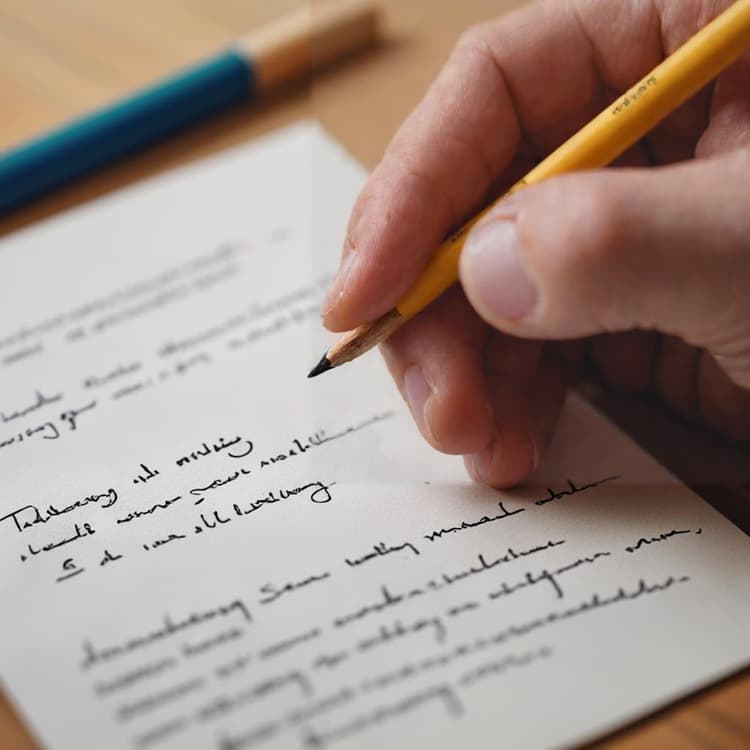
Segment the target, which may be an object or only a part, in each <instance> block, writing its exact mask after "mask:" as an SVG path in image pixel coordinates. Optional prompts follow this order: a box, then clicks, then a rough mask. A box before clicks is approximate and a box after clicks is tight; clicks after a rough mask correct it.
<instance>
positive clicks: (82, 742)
mask: <svg viewBox="0 0 750 750" xmlns="http://www.w3.org/2000/svg"><path fill="white" fill-rule="evenodd" d="M363 179H364V175H363V172H362V170H361V169H360V168H359V167H358V166H357V165H356V164H355V163H354V162H353V161H352V160H351V159H350V158H349V157H347V156H346V155H345V154H344V153H343V152H342V151H341V150H340V149H339V148H338V147H337V146H336V145H335V144H334V143H332V142H331V140H330V139H329V138H328V137H327V136H326V135H325V134H324V133H323V132H321V130H320V129H319V128H318V127H317V126H315V125H312V124H303V125H298V126H295V127H293V128H290V129H288V130H285V131H282V132H280V133H278V134H276V135H274V136H272V137H269V138H266V139H264V140H260V141H257V142H255V143H254V144H250V145H248V146H245V147H242V148H239V149H237V150H234V151H231V152H228V153H226V154H225V155H223V156H221V157H219V158H216V159H212V160H208V161H205V162H202V163H199V164H196V165H194V166H191V167H189V168H186V169H182V170H178V171H175V172H173V173H171V174H169V175H166V176H164V177H160V178H158V179H155V180H152V181H150V182H148V183H145V184H143V185H139V186H135V187H133V188H130V189H128V190H125V191H122V192H121V193H119V194H117V195H114V196H111V197H108V198H106V199H103V200H100V201H97V202H95V203H93V204H91V205H90V206H87V207H84V208H81V209H79V210H76V211H74V212H71V213H70V214H68V215H66V216H62V217H60V218H57V219H54V220H52V221H49V222H46V223H44V224H41V225H39V226H37V227H34V228H32V229H30V230H27V231H24V232H21V233H18V234H16V235H14V236H11V237H9V238H7V239H6V240H5V241H4V242H3V243H2V245H0V280H1V281H0V284H1V285H2V295H0V379H1V380H0V382H1V383H2V388H1V389H0V477H1V485H0V486H1V488H2V493H1V494H0V517H4V520H2V521H0V632H2V641H1V642H0V674H2V679H3V684H4V687H5V689H6V691H7V692H9V693H10V694H11V695H12V696H13V698H14V699H15V701H16V702H17V705H18V706H19V708H20V710H21V711H22V713H23V714H24V715H25V717H26V718H27V719H28V721H29V722H30V724H31V725H32V727H33V729H34V730H35V732H36V734H37V736H38V737H39V738H40V742H41V743H42V744H43V745H45V746H47V747H50V748H55V750H82V749H83V750H85V749H86V748H95V749H99V748H108V749H111V750H119V749H121V748H122V749H123V750H126V749H127V750H131V749H132V748H134V749H139V748H158V750H162V749H163V750H173V749H177V748H179V749H180V750H189V749H190V748H196V749H200V750H203V749H205V748H216V749H217V750H240V748H256V747H258V748H296V747H303V748H328V747H347V748H350V747H354V748H383V747H425V748H427V747H429V748H455V747H462V746H467V747H471V748H496V747H507V748H542V747H562V746H569V745H572V744H576V743H578V742H581V741H585V740H587V739H590V738H592V737H593V736H596V735H597V734H600V733H602V732H605V731H607V730H609V729H611V728H614V727H616V726H618V725H620V724H622V723H624V722H626V721H628V720H630V719H633V718H634V717H636V716H638V715H640V714H642V713H644V712H647V711H649V710H652V709H654V708H656V707H658V706H659V705H662V704H664V703H665V702H667V701H669V700H671V699H673V698H675V697H677V696H679V695H681V694H684V693H686V692H687V691H689V690H692V689H694V688H696V687H698V686H700V685H703V684H705V683H706V682H708V681H710V680H712V679H715V678H718V677H721V676H722V675H725V674H727V673H728V672H730V671H732V670H734V669H737V668H740V667H742V666H743V665H745V664H747V663H748V661H749V657H750V639H748V636H747V622H748V618H749V617H750V581H749V580H748V570H750V544H749V543H748V539H747V537H745V536H744V535H743V534H742V533H741V532H740V531H739V530H738V529H736V528H735V527H734V526H732V525H731V524H730V523H729V522H728V521H726V520H725V519H724V518H722V517H721V516H720V515H719V514H718V513H716V512H715V511H714V510H713V509H712V508H711V507H709V506H708V505H707V504H706V503H704V502H703V501H702V500H700V499H699V498H698V497H696V496H695V495H693V494H692V493H691V492H690V491H688V490H687V489H686V488H685V487H683V486H681V485H680V484H679V483H678V482H676V481H675V480H674V479H673V478H672V477H670V476H669V475H668V474H667V473H666V472H665V471H664V470H663V469H662V468H660V467H659V466H658V465H657V464H656V463H655V462H654V461H653V460H652V459H650V458H649V457H648V456H646V455H644V454H643V453H642V452H641V451H640V450H639V449H638V448H637V447H636V446H634V445H633V444H632V443H631V442H630V441H629V440H628V439H626V438H625V437H624V436H623V435H621V434H620V433H619V432H617V431H616V430H615V428H613V427H612V426H611V425H610V424H608V423H607V422H606V421H605V420H604V419H603V418H601V417H600V416H599V415H598V414H596V413H594V411H593V410H592V409H591V408H590V407H588V406H587V405H585V404H584V403H582V402H581V401H579V400H575V399H574V400H571V401H570V402H569V403H568V405H567V408H566V411H565V416H564V419H563V421H562V425H561V427H560V430H559V433H558V435H557V437H556V439H555V443H554V446H553V448H552V450H551V453H550V455H549V457H548V459H547V461H546V463H545V464H544V465H543V467H542V468H541V470H540V472H539V475H538V476H537V477H536V479H535V481H534V482H532V483H531V484H530V485H528V486H526V487H524V488H523V489H521V490H519V491H517V492H513V493H505V494H502V493H498V492H494V491H492V490H490V489H487V488H481V487H478V486H474V485H472V484H471V483H470V482H469V481H468V479H467V478H466V476H465V475H464V472H463V468H462V465H461V462H460V460H458V459H455V458H449V457H445V456H441V455H438V454H436V453H434V452H433V451H431V450H430V449H429V448H428V447H427V446H426V445H425V444H423V442H422V441H421V439H420V438H419V437H418V435H417V433H416V430H415V429H414V428H413V426H412V425H411V423H410V420H409V418H408V416H407V414H406V410H405V409H404V407H403V406H402V405H401V403H400V400H399V398H398V396H397V394H396V391H395V389H394V387H393V386H392V384H391V383H390V381H389V379H388V377H387V375H386V373H385V370H384V367H383V366H382V364H381V362H380V360H379V357H378V356H377V354H375V353H372V354H370V355H368V356H366V357H364V358H362V359H361V360H360V361H358V362H356V363H353V364H351V365H347V366H346V367H344V368H341V369H340V370H338V371H336V372H335V373H331V374H328V375H325V376H323V377H320V378H317V379H315V380H312V381H310V380H307V379H306V377H305V375H306V373H307V370H308V369H309V368H310V366H311V365H312V364H314V363H315V362H316V361H317V359H318V358H319V356H320V354H321V353H322V351H324V349H325V347H326V346H327V345H328V344H329V343H330V340H331V339H330V337H329V336H327V335H326V334H325V333H324V332H323V331H322V330H321V326H320V322H319V318H318V313H317V311H318V305H319V302H320V299H321V297H322V294H323V291H324V289H325V287H326V286H327V284H328V282H329V280H330V275H331V274H332V272H333V270H334V268H335V265H336V261H337V257H338V248H339V247H340V243H341V238H342V236H343V231H344V226H345V221H346V218H347V214H348V210H349V208H350V206H351V202H352V200H353V198H354V196H355V194H356V192H357V190H358V188H359V187H360V186H361V184H362V181H363ZM21 509H24V510H21Z"/></svg>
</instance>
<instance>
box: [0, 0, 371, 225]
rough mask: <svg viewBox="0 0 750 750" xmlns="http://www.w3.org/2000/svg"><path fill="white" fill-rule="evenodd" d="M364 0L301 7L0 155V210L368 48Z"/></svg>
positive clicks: (367, 2) (368, 9) (368, 2)
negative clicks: (231, 43)
mask: <svg viewBox="0 0 750 750" xmlns="http://www.w3.org/2000/svg"><path fill="white" fill-rule="evenodd" d="M376 26H377V17H376V10H375V7H374V5H373V4H372V2H371V0H333V1H332V2H324V3H323V2H322V3H315V5H314V6H313V5H312V4H311V3H308V4H306V6H305V7H304V8H302V9H301V10H300V11H297V12H294V13H291V14H289V15H287V16H283V17H282V18H280V19H278V20H277V21H275V22H274V23H272V24H270V25H268V26H265V27H263V28H261V29H259V30H257V31H255V32H253V33H252V34H250V35H249V36H247V37H246V38H244V39H242V40H240V41H238V42H237V43H236V44H234V45H233V46H232V47H231V48H229V49H227V50H225V51H223V52H220V53H219V54H217V55H215V56H213V57H211V58H209V59H207V60H204V61H203V62H200V63H198V64H197V65H195V66H193V67H191V68H188V69H187V70H184V71H181V72H179V73H177V74H176V75H173V76H171V77H169V78H167V79H165V80H163V81H161V82H159V83H156V84H155V85H153V86H151V87H150V88H147V89H145V90H142V91H139V92H137V93H135V94H133V95H131V96H129V97H127V98H125V99H122V100H120V101H118V102H115V103H114V104H112V105H110V106H108V107H104V108H103V109H100V110H98V111H95V112H93V113H91V114H88V115H86V116H84V117H82V118H80V119H78V120H75V121H73V122H71V123H69V124H67V125H64V126H63V127H61V128H59V129H56V130H53V131H51V132H49V133H47V134H45V135H42V136H40V137H38V138H36V139H33V140H31V141H29V142H27V143H25V144H23V145H21V146H19V147H17V148H15V149H11V150H9V151H6V152H4V153H2V154H0V216H2V215H3V214H5V213H8V212H9V211H11V210H13V209H15V208H18V207H20V206H22V205H23V204H25V203H28V202H29V201H31V200H33V199H35V198H37V197H39V196H41V195H43V194H45V193H48V192H50V191H52V190H54V189H55V188H58V187H60V186H62V185H65V184H67V183H69V182H71V181H73V180H75V179H77V178H79V177H82V176H84V175H86V174H89V173H91V172H94V171H95V170H97V169H99V168H101V167H103V166H106V165H107V164H110V163H112V162H114V161H117V160H118V159H121V158H123V157H125V156H127V155H128V154H131V153H133V152H135V151H137V150H139V149H142V148H145V147H147V146H149V145H152V144H153V143H156V142H157V141H160V140H162V139H164V138H166V137H167V136H169V135H172V134H174V133H175V132H177V131H179V130H182V129H183V128H186V127H188V126H190V125H192V124H195V123H197V122H200V121H202V120H205V119H207V118H208V117H210V116H212V115H214V114H217V113H219V112H221V111H223V110H226V109H229V108H230V107H233V106H236V105H239V104H242V103H244V102H247V101H250V100H253V99H256V98H258V97H262V96H263V95H264V94H266V93H267V92H269V91H271V90H273V89H276V88H278V87H280V86H282V85H283V84H285V83H287V82H288V81H290V80H292V79H295V78H298V77H301V76H303V75H305V74H308V73H310V72H312V71H313V70H316V69H319V68H321V67H324V66H325V65H328V64H330V63H332V62H334V61H336V60H338V59H341V58H343V57H345V56H346V55H349V54H351V53H353V52H355V51H356V50H359V49H362V48H364V47H366V46H367V45H369V44H371V43H372V42H373V41H374V39H375V34H376Z"/></svg>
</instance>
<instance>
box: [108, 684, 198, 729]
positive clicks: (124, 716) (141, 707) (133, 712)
mask: <svg viewBox="0 0 750 750" xmlns="http://www.w3.org/2000/svg"><path fill="white" fill-rule="evenodd" d="M204 686H205V680H204V679H203V678H201V677H196V678H193V679H191V680H186V681H185V682H181V683H178V684H177V685H173V686H172V687H169V688H167V689H166V690H160V691H159V692H158V693H154V694H153V695H149V696H147V697H146V698H141V699H140V700H137V701H134V702H133V703H129V704H126V705H124V706H121V707H120V708H119V709H118V710H117V714H116V715H117V718H118V719H119V720H120V721H123V722H126V721H130V720H131V719H133V718H134V717H136V716H139V715H141V714H143V713H147V712H148V711H152V710H153V709H155V708H158V707H159V706H163V705H164V704H165V703H171V702H172V701H174V700H177V699H178V698H182V697H184V696H185V695H187V694H189V693H194V692H196V691H197V690H201V689H202V688H203V687H204Z"/></svg>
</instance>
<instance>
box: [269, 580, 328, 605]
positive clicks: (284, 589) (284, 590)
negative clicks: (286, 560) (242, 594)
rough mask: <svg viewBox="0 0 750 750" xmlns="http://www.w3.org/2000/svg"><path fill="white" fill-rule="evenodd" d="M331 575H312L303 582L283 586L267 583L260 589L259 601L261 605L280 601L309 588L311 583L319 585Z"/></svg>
mask: <svg viewBox="0 0 750 750" xmlns="http://www.w3.org/2000/svg"><path fill="white" fill-rule="evenodd" d="M330 577H331V574H330V573H328V572H326V573H319V574H317V575H310V576H308V577H307V578H303V579H302V580H301V581H291V582H290V583H285V584H284V585H283V586H281V587H278V586H274V584H272V583H266V584H264V585H263V586H261V587H260V594H261V595H260V598H259V599H258V601H259V602H260V603H261V604H271V603H272V602H275V601H277V600H278V599H280V598H281V597H282V596H284V594H289V593H291V592H292V591H298V590H299V589H302V588H305V587H307V586H309V585H310V584H311V583H317V582H318V581H325V579H326V578H330Z"/></svg>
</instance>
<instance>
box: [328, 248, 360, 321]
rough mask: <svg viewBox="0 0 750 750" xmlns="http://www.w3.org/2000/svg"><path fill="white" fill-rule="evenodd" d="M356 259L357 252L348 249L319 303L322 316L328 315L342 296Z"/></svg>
mask: <svg viewBox="0 0 750 750" xmlns="http://www.w3.org/2000/svg"><path fill="white" fill-rule="evenodd" d="M356 260H357V253H356V252H354V251H349V252H348V253H347V254H346V255H345V256H344V258H343V259H342V261H341V266H340V267H339V270H338V273H337V274H336V278H335V279H334V280H333V284H331V288H330V289H329V290H328V293H327V294H326V296H325V298H324V299H323V304H322V305H321V312H322V314H323V317H325V316H326V315H328V313H329V312H331V310H333V308H334V307H336V305H337V304H338V303H339V300H340V299H341V298H342V297H343V296H344V291H345V290H346V283H347V281H348V280H349V277H350V276H351V274H352V269H353V268H354V266H355V263H356Z"/></svg>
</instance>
